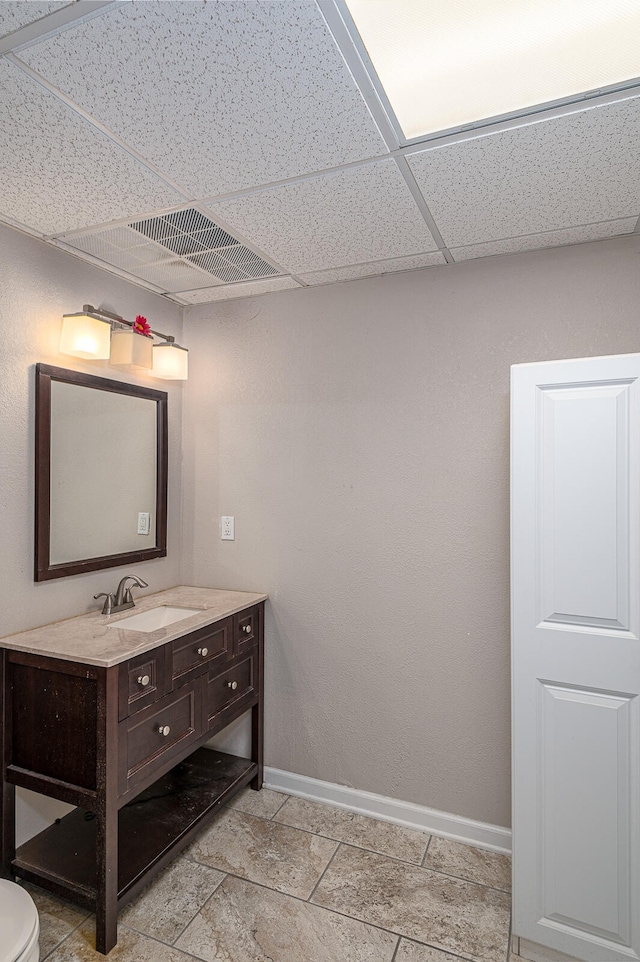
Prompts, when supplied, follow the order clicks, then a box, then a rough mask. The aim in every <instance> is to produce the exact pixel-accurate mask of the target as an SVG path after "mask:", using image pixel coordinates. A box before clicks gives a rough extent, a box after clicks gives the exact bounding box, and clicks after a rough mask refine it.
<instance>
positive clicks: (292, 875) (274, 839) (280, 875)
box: [185, 809, 337, 899]
mask: <svg viewBox="0 0 640 962" xmlns="http://www.w3.org/2000/svg"><path fill="white" fill-rule="evenodd" d="M336 848H337V843H336V842H333V841H331V840H330V839H327V838H320V837H319V836H317V835H310V834H309V833H308V832H301V831H299V830H298V829H297V828H289V826H287V825H280V824H278V823H277V822H271V821H267V820H265V819H264V818H256V817H255V816H253V815H245V814H244V813H243V812H236V811H233V810H230V809H227V810H226V811H224V812H222V814H221V815H220V816H219V818H217V819H216V821H215V822H214V823H213V825H212V826H211V827H210V828H209V829H207V831H205V832H203V833H202V835H200V836H199V838H197V839H196V841H195V842H194V843H193V844H192V845H191V846H190V847H189V848H188V849H186V851H185V855H186V857H187V858H190V859H194V860H195V861H197V862H203V863H204V864H206V865H211V866H212V867H213V868H217V869H219V870H220V871H221V872H230V873H231V874H232V875H239V876H240V877H241V878H244V879H248V880H249V881H251V882H258V884H260V885H267V886H268V887H269V888H274V889H277V890H278V891H279V892H285V893H286V894H287V895H296V896H298V898H303V899H306V898H308V897H309V896H310V895H311V892H312V891H313V888H314V886H315V884H316V882H317V881H318V879H319V878H320V876H321V875H322V873H323V871H324V869H325V868H326V866H327V865H328V863H329V860H330V858H331V856H332V855H333V853H334V852H335V850H336Z"/></svg>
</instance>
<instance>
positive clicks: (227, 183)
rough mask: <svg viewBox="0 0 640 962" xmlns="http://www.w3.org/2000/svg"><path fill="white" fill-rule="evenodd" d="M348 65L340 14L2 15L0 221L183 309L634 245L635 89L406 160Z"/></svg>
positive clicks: (413, 148) (51, 8)
mask: <svg viewBox="0 0 640 962" xmlns="http://www.w3.org/2000/svg"><path fill="white" fill-rule="evenodd" d="M365 61H366V58H362V56H361V52H359V49H358V45H357V44H354V42H353V40H352V37H351V34H350V33H349V31H348V30H347V27H346V26H345V15H344V7H343V5H342V3H341V0H317V2H316V0H208V2H205V0H175V2H173V0H121V2H101V0H76V2H72V3H68V2H39V0H21V2H14V0H2V2H0V91H1V93H0V220H2V221H4V222H5V223H7V224H9V225H11V226H15V227H18V228H20V229H22V230H25V231H27V232H29V233H31V234H33V235H35V236H37V237H41V238H43V239H44V240H45V241H47V242H48V243H51V244H52V245H54V246H56V247H58V248H61V249H63V250H66V251H69V252H71V253H73V254H75V255H76V256H79V257H82V258H84V259H86V260H88V261H90V262H91V263H94V264H96V265H98V266H101V267H104V268H105V269H106V270H110V271H112V272H113V273H116V274H118V275H120V276H123V277H126V278H127V279H129V280H131V281H132V282H133V283H136V284H139V285H140V286H142V287H145V288H147V289H150V290H153V291H155V292H157V293H159V294H162V295H164V296H166V297H168V298H170V299H171V300H174V301H175V302H177V303H178V304H185V305H186V304H202V303H207V302H213V301H218V300H227V299H229V298H236V297H247V296H251V295H252V294H257V293H269V292H271V291H286V290H291V289H299V288H300V287H306V286H316V285H320V284H328V283H334V282H336V281H344V280H350V279H353V278H360V277H367V276H371V275H378V274H384V273H389V272H394V271H406V270H416V269H424V268H431V269H433V268H439V269H440V270H446V269H447V265H450V264H453V263H456V262H459V261H466V260H469V259H472V258H478V257H485V256H490V255H493V254H500V253H514V252H518V251H524V250H534V249H537V248H545V247H553V246H559V245H564V244H574V243H583V242H586V241H594V240H600V239H603V238H608V237H614V236H617V235H621V234H628V233H631V232H633V231H635V230H638V224H639V218H640V162H639V160H638V144H639V143H640V88H638V87H631V88H629V89H627V90H625V91H619V92H617V93H611V92H609V93H607V94H604V95H602V96H595V97H593V98H591V99H589V100H586V101H584V102H583V103H581V104H578V105H573V106H570V107H566V106H565V107H556V108H553V109H550V110H546V111H541V112H538V113H533V114H531V115H529V116H528V117H526V118H522V119H520V120H517V121H514V120H509V121H503V122H501V123H495V124H492V125H490V126H486V127H480V128H477V129H473V130H466V131H461V132H458V133H455V134H449V135H447V136H442V137H440V138H436V139H430V140H428V141H427V140H425V141H424V142H422V143H421V142H416V141H415V140H414V141H411V142H410V143H409V142H407V141H405V140H403V139H402V135H401V133H400V132H399V127H398V125H397V123H396V122H395V120H394V118H393V116H390V114H389V111H388V108H387V107H386V105H385V99H384V97H381V96H379V93H378V89H377V85H376V83H375V81H372V79H371V77H370V74H369V73H368V72H367V69H366V64H365ZM639 73H640V70H639ZM425 96H428V97H437V96H438V90H437V88H434V89H431V90H425Z"/></svg>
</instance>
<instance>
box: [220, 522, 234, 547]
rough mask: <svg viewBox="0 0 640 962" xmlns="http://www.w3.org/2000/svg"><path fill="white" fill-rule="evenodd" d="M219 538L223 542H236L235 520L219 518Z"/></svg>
mask: <svg viewBox="0 0 640 962" xmlns="http://www.w3.org/2000/svg"><path fill="white" fill-rule="evenodd" d="M220 537H221V538H222V540H223V541H235V540H236V519H235V518H232V517H228V516H225V517H222V518H220Z"/></svg>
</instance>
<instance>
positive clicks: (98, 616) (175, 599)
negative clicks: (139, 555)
mask: <svg viewBox="0 0 640 962" xmlns="http://www.w3.org/2000/svg"><path fill="white" fill-rule="evenodd" d="M267 597H268V596H267V595H264V594H256V593H254V592H251V591H227V590H226V589H221V588H194V587H189V586H186V585H182V586H181V587H179V588H167V589H166V590H165V591H157V592H156V593H155V594H152V595H144V596H141V597H139V598H138V599H137V600H136V603H135V608H129V609H128V610H127V611H119V612H117V613H116V614H113V615H103V614H102V613H101V612H100V611H92V612H89V613H88V614H84V615H77V616H76V617H75V618H67V619H66V620H65V621H56V622H54V623H53V624H51V625H43V626H42V627H41V628H31V629H30V630H29V631H21V632H19V633H18V634H15V635H6V636H5V637H4V638H0V648H10V649H12V650H14V651H25V652H29V653H30V654H33V655H46V656H48V657H49V658H61V659H62V660H63V661H77V662H81V663H82V664H84V665H98V666H99V667H101V668H110V667H111V666H112V665H118V664H119V663H120V662H121V661H127V660H128V659H129V658H133V657H135V655H140V654H142V652H144V651H151V649H152V648H157V647H158V646H159V645H164V644H166V642H168V641H173V639H174V638H180V637H181V636H182V635H186V634H187V633H188V632H190V631H195V629H196V628H202V627H204V626H205V625H211V624H213V622H215V621H220V620H221V619H223V618H227V617H228V616H229V615H233V614H235V613H236V612H237V611H242V610H243V609H245V608H250V607H251V605H257V604H258V603H259V602H260V601H266V599H267ZM158 605H172V606H175V607H177V608H201V609H202V610H201V611H199V612H198V613H197V614H195V615H190V616H189V617H188V618H184V619H183V620H182V621H178V622H176V623H174V624H173V625H169V626H168V627H167V628H159V629H158V630H157V631H149V632H142V631H131V630H130V629H129V630H127V629H126V628H124V627H123V628H114V627H109V626H113V625H116V624H117V623H118V622H119V621H122V620H123V619H125V618H128V617H129V616H131V615H135V614H138V612H141V611H148V610H149V609H150V608H157V607H158Z"/></svg>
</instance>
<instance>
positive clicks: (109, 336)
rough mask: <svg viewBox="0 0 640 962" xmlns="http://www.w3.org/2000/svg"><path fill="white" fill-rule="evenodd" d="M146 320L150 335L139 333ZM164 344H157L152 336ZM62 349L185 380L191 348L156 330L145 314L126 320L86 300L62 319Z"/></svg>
mask: <svg viewBox="0 0 640 962" xmlns="http://www.w3.org/2000/svg"><path fill="white" fill-rule="evenodd" d="M138 321H144V323H145V328H144V329H145V330H146V331H148V335H152V336H145V334H140V333H136V328H137V325H138ZM154 337H156V338H160V339H161V340H162V341H164V343H163V344H154V343H153V338H154ZM60 353H61V354H72V355H73V356H74V357H82V358H90V359H92V360H101V359H106V358H109V363H110V364H112V365H113V366H114V367H123V368H126V369H127V370H138V371H148V372H149V374H151V376H152V377H161V378H165V379H171V380H175V381H186V380H187V378H188V374H189V368H188V359H189V352H188V350H187V349H186V348H185V347H181V346H180V345H179V344H176V342H175V337H172V335H170V334H162V333H161V332H160V331H154V330H152V329H151V328H150V327H148V325H147V324H146V321H145V319H144V318H137V319H136V321H135V322H134V321H127V320H125V318H124V317H120V315H119V314H112V313H111V311H104V310H101V309H99V308H95V307H93V306H92V305H91V304H84V305H83V308H82V313H81V314H65V315H64V317H63V319H62V335H61V337H60Z"/></svg>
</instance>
